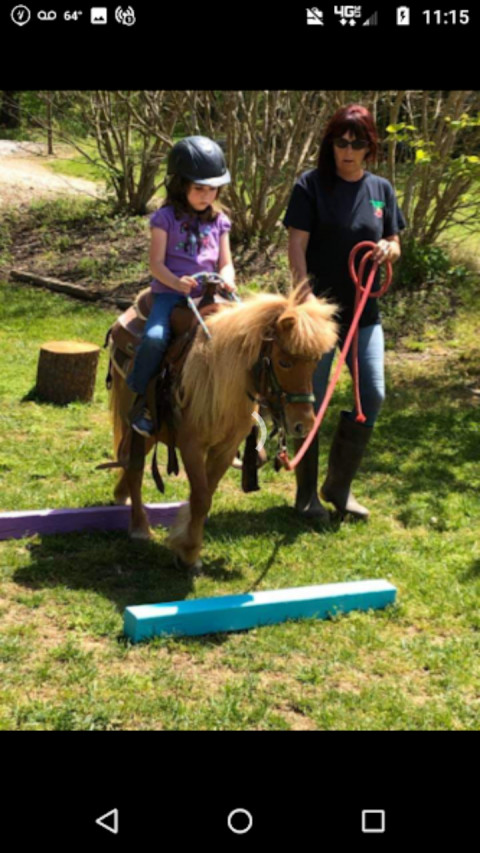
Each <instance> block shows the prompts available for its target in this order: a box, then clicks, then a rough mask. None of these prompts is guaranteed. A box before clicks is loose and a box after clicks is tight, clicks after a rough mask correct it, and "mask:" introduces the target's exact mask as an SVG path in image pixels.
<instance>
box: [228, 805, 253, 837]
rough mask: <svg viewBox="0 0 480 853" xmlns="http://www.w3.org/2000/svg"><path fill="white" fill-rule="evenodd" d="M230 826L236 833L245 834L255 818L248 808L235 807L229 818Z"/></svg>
mask: <svg viewBox="0 0 480 853" xmlns="http://www.w3.org/2000/svg"><path fill="white" fill-rule="evenodd" d="M227 823H228V828H229V829H230V830H231V831H232V832H234V833H235V835H245V833H246V832H248V831H249V830H250V829H251V828H252V825H253V818H252V815H251V814H250V812H247V810H246V809H234V810H233V812H230V814H229V815H228V818H227Z"/></svg>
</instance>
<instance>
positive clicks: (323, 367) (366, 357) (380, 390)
mask: <svg viewBox="0 0 480 853" xmlns="http://www.w3.org/2000/svg"><path fill="white" fill-rule="evenodd" d="M334 356H335V349H333V350H331V352H327V353H325V355H324V356H323V357H322V358H321V359H320V361H319V363H318V365H317V368H316V370H315V373H314V374H313V393H314V394H315V412H318V410H319V408H320V406H321V404H322V400H323V398H324V396H325V393H326V391H327V386H328V379H329V376H330V370H331V367H332V362H333V359H334ZM383 364H384V339H383V329H382V326H381V325H380V323H377V324H375V325H373V326H363V327H362V328H360V329H359V337H358V373H359V378H360V383H359V384H360V400H361V403H362V409H363V413H364V415H365V417H366V419H367V420H366V421H365V423H364V426H366V427H373V425H374V423H375V421H376V419H377V416H378V413H379V411H380V408H381V406H382V403H383V401H384V399H385V375H384V366H383ZM347 365H348V369H349V370H350V373H351V374H352V348H351V347H350V351H349V353H348V355H347ZM352 376H353V374H352ZM348 414H349V417H350V418H351V419H352V420H354V419H355V416H356V414H357V412H356V409H355V406H354V407H353V409H352V411H351V412H349V413H348Z"/></svg>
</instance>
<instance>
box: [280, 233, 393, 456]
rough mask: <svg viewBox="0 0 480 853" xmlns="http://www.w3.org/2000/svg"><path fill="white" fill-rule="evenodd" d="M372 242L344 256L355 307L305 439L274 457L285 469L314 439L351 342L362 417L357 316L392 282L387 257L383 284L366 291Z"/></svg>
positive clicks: (362, 418) (374, 265)
mask: <svg viewBox="0 0 480 853" xmlns="http://www.w3.org/2000/svg"><path fill="white" fill-rule="evenodd" d="M376 245H377V244H376V243H372V242H371V241H370V240H364V241H363V242H361V243H357V244H356V246H354V247H353V249H352V251H351V252H350V255H349V258H348V269H349V272H350V276H351V279H352V281H353V283H354V285H355V306H354V316H353V320H352V324H351V326H350V328H349V330H348V334H347V337H346V338H345V343H344V345H343V349H342V351H341V353H340V357H339V359H338V362H337V366H336V369H335V373H334V375H333V378H332V379H331V380H330V384H329V386H328V388H327V392H326V394H325V397H324V399H323V402H322V405H321V406H320V408H319V410H318V412H317V415H316V417H315V423H314V424H313V427H312V429H311V430H310V432H309V434H308V435H307V437H306V439H305V441H304V442H303V444H302V446H301V448H300V450H299V451H298V453H297V454H296V455H295V456H294V457H293V459H291V460H290V459H289V458H288V453H287V451H283V452H282V453H279V454H278V457H277V458H278V460H279V461H280V462H281V464H282V465H283V466H284V468H286V469H287V471H293V470H294V468H296V467H297V465H298V463H299V462H300V460H301V459H303V457H304V456H305V453H306V452H307V450H308V448H309V447H310V445H311V443H312V441H313V439H314V438H315V435H316V434H317V431H318V428H319V427H320V424H321V423H322V420H323V417H324V415H325V412H326V410H327V406H328V404H329V402H330V399H331V397H332V394H333V391H334V388H335V386H336V384H337V382H338V379H339V376H340V371H341V369H342V367H343V365H344V364H345V360H346V358H347V355H348V351H349V349H350V346H351V345H352V347H353V348H352V355H353V371H352V372H353V383H354V389H355V406H356V409H357V417H356V420H357V421H358V422H359V423H364V422H365V420H366V417H365V415H364V414H363V411H362V404H361V402H360V390H359V374H358V324H359V322H360V317H361V316H362V312H363V309H364V308H365V304H366V301H367V299H369V298H374V299H378V297H379V296H383V294H384V293H385V292H386V291H387V290H388V288H389V287H390V283H391V281H392V264H391V262H390V261H389V260H387V261H385V281H384V282H383V284H382V286H381V288H380V289H379V290H376V291H375V292H374V293H370V291H371V289H372V287H373V282H374V280H375V275H376V272H377V270H378V267H379V264H378V261H371V260H370V259H371V257H372V255H373V250H374V249H375V248H376ZM365 248H369V249H370V251H368V252H365V254H364V255H363V257H362V259H361V261H360V265H359V268H358V274H357V271H356V269H355V258H356V256H357V253H358V252H359V251H360V249H365ZM369 261H370V263H371V264H372V268H371V270H370V273H369V276H368V279H367V283H366V285H365V286H364V285H363V277H364V274H365V266H366V264H367V263H368V262H369ZM352 341H353V344H352Z"/></svg>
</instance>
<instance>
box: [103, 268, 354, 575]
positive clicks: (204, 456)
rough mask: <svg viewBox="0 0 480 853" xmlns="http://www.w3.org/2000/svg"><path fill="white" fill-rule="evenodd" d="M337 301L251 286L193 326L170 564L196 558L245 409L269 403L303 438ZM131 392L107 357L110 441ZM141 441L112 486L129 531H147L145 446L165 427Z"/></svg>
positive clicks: (178, 407) (177, 405) (178, 408)
mask: <svg viewBox="0 0 480 853" xmlns="http://www.w3.org/2000/svg"><path fill="white" fill-rule="evenodd" d="M336 310H337V306H336V305H333V304H331V303H329V302H327V301H326V300H324V299H318V298H315V297H314V296H313V295H312V293H311V290H310V287H309V285H308V283H306V282H303V283H302V284H300V285H299V286H298V287H297V288H296V289H295V290H293V291H291V293H290V294H289V295H287V296H284V295H281V294H269V293H267V294H251V295H250V296H249V297H247V298H246V299H245V300H244V301H243V302H237V303H233V304H231V303H229V304H226V305H224V306H218V310H217V311H216V312H215V313H211V314H210V315H209V316H207V317H206V318H205V323H206V326H207V328H208V332H209V334H210V337H208V336H207V335H206V334H205V332H204V330H203V329H202V328H200V327H198V329H197V333H196V335H195V337H194V339H193V343H192V345H191V348H190V350H189V352H188V355H187V356H186V359H185V361H184V363H183V369H182V372H181V374H180V375H179V376H178V377H177V379H176V380H175V383H174V387H173V400H174V442H175V446H176V447H177V448H178V450H179V452H180V455H181V458H182V461H183V465H184V468H185V471H186V474H187V477H188V480H189V484H190V497H189V501H188V503H187V504H186V505H184V506H182V507H181V508H180V510H179V512H178V513H177V516H176V518H175V519H174V522H173V525H172V527H171V529H170V532H169V536H168V545H169V547H170V548H171V549H172V551H173V552H174V555H175V561H176V564H177V565H179V564H180V565H181V566H184V567H190V568H191V567H196V568H198V567H199V566H200V565H201V562H200V561H199V555H200V552H201V549H202V542H203V528H204V523H205V519H206V516H207V514H208V513H209V511H210V508H211V505H212V498H213V495H214V492H215V490H216V489H217V486H218V484H219V482H220V480H221V478H222V477H223V475H224V474H225V472H226V471H227V469H228V468H229V466H230V465H231V463H232V461H233V459H234V457H235V455H236V452H237V449H238V447H239V446H240V444H241V443H242V441H243V440H244V439H245V437H246V436H247V435H248V434H249V433H250V431H251V429H252V416H253V414H254V413H256V412H258V409H259V406H260V405H267V406H268V408H269V410H270V412H271V414H272V417H273V420H274V423H275V424H276V425H277V426H279V427H280V428H283V430H284V433H285V434H289V435H292V436H294V437H295V438H297V439H298V438H303V437H304V436H306V435H307V434H308V432H309V430H310V429H311V428H312V425H313V423H314V410H313V405H312V404H313V402H314V396H313V393H312V376H313V372H314V369H315V367H316V365H317V363H318V361H319V359H320V358H321V356H322V355H323V354H324V353H326V352H328V351H329V350H331V349H332V348H333V347H334V346H335V344H336V342H337V337H338V327H337V324H336V322H335V321H334V314H335V312H336ZM133 399H134V395H133V393H132V392H131V391H130V389H129V388H128V386H127V384H126V382H125V379H124V377H123V376H122V374H121V373H120V372H119V370H118V369H116V368H115V363H114V362H113V369H112V384H111V396H110V407H111V412H112V416H113V427H114V451H115V455H116V457H117V456H118V458H120V456H119V449H120V448H121V445H122V442H123V441H124V439H125V433H126V430H127V429H129V421H128V413H129V411H130V409H131V406H132V403H133ZM133 436H134V439H140V440H141V441H142V442H144V445H143V447H142V453H141V456H142V464H140V465H139V464H138V453H137V462H136V464H134V463H132V462H131V461H128V460H127V461H126V462H124V470H123V471H122V472H121V473H120V478H119V480H118V482H117V485H116V487H115V490H114V498H115V501H116V503H124V504H125V503H127V502H128V501H129V500H130V501H131V521H130V536H131V537H133V538H141V539H146V538H149V537H150V535H151V531H150V529H149V523H148V517H147V514H146V512H145V509H144V507H143V504H142V496H141V487H142V479H143V466H144V461H145V456H146V454H147V453H148V452H149V450H150V449H151V447H152V445H153V443H154V441H155V440H157V441H162V442H164V443H169V441H171V438H170V439H169V438H168V431H167V432H166V431H165V429H164V427H162V428H161V429H160V430H159V432H158V433H157V435H156V437H155V438H152V439H143V437H141V436H138V435H137V434H136V433H133Z"/></svg>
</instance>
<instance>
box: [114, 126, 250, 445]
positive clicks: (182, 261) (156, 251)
mask: <svg viewBox="0 0 480 853" xmlns="http://www.w3.org/2000/svg"><path fill="white" fill-rule="evenodd" d="M167 173H168V175H171V176H172V177H171V178H170V180H169V182H168V184H167V197H166V199H165V201H164V202H163V205H162V206H161V207H160V208H159V210H157V211H156V212H155V213H154V214H153V215H152V216H151V218H150V225H151V229H152V237H151V245H150V269H151V272H152V274H153V276H154V280H153V281H152V285H151V287H152V292H153V306H152V310H151V312H150V315H149V317H148V320H147V323H146V326H145V332H144V336H143V338H142V342H141V344H140V346H139V348H138V350H137V353H136V356H135V362H134V366H133V371H132V373H131V374H130V375H129V376H128V378H127V384H128V386H129V387H130V388H131V389H132V391H136V392H137V394H140V395H142V396H144V395H145V393H146V390H147V386H148V383H149V382H150V379H152V377H153V376H155V374H156V373H157V371H158V368H159V366H160V363H161V360H162V358H163V355H164V353H165V350H166V348H167V346H168V342H169V337H170V314H171V312H172V310H173V308H174V307H175V305H178V303H179V302H181V301H182V300H183V299H184V298H185V296H192V297H196V296H201V294H202V285H200V284H199V283H198V282H197V281H196V280H195V279H194V278H192V276H193V275H195V274H196V273H200V272H218V273H219V274H220V275H221V276H222V278H223V280H224V282H225V289H226V290H228V291H234V290H235V289H236V288H235V273H234V269H233V263H232V256H231V252H230V237H229V232H230V228H231V223H230V220H229V219H228V217H227V216H226V215H225V214H224V213H223V212H222V211H221V209H220V206H219V205H218V204H217V203H216V202H217V199H218V196H219V193H220V189H219V188H220V187H221V186H223V184H228V183H229V182H230V173H229V171H228V169H227V167H226V163H225V158H224V156H223V152H222V149H221V148H220V146H219V145H217V143H216V142H213V141H212V140H211V139H208V138H207V137H205V136H187V137H186V138H185V139H182V140H181V141H180V142H177V143H176V145H174V146H173V148H172V150H171V152H170V156H169V158H168V169H167ZM137 406H138V401H137V404H136V408H137ZM140 408H141V407H140ZM132 427H133V429H134V430H136V431H137V432H139V433H140V434H141V435H145V436H149V435H151V434H152V432H153V424H152V420H151V417H150V413H149V411H148V408H147V407H146V406H145V408H144V411H143V413H142V412H141V414H140V415H139V416H138V417H137V418H136V419H135V420H134V421H133V422H132Z"/></svg>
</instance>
